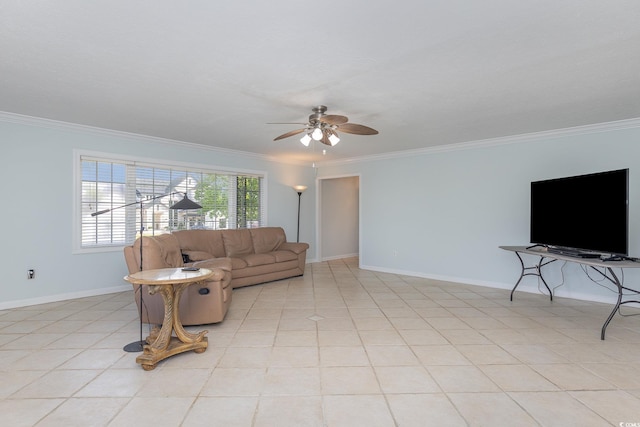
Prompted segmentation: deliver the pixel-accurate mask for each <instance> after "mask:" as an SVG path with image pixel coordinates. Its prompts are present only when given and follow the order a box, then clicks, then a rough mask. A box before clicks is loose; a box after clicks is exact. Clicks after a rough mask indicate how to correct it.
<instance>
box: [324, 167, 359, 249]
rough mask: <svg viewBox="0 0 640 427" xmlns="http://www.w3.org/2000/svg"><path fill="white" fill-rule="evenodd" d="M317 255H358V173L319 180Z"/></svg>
mask: <svg viewBox="0 0 640 427" xmlns="http://www.w3.org/2000/svg"><path fill="white" fill-rule="evenodd" d="M319 185H320V189H319V195H320V215H319V216H320V218H319V228H320V236H321V237H320V249H319V250H320V251H321V254H320V258H321V259H322V260H330V259H337V258H345V257H349V256H356V255H358V250H359V249H358V217H359V203H360V201H359V186H360V179H359V178H358V177H357V176H350V177H343V178H328V179H322V180H320V181H319Z"/></svg>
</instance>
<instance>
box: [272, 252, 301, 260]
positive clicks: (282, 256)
mask: <svg viewBox="0 0 640 427" xmlns="http://www.w3.org/2000/svg"><path fill="white" fill-rule="evenodd" d="M269 255H272V256H273V257H274V258H275V259H276V262H284V261H293V260H296V259H298V255H297V254H295V253H294V252H291V251H275V252H271V253H270V254H269Z"/></svg>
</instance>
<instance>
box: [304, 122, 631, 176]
mask: <svg viewBox="0 0 640 427" xmlns="http://www.w3.org/2000/svg"><path fill="white" fill-rule="evenodd" d="M634 128H640V117H638V118H633V119H625V120H617V121H613V122H605V123H596V124H591V125H584V126H576V127H570V128H563V129H554V130H548V131H541V132H532V133H525V134H520V135H510V136H502V137H498V138H488V139H481V140H476V141H468V142H460V143H454V144H445V145H437V146H434V147H425V148H418V149H415V150H404V151H395V152H392V153H383V154H374V155H370V156H360V157H351V158H348V159H339V160H327V161H324V162H316V167H322V166H336V165H343V164H352V163H360V162H368V161H374V160H388V159H398V158H403V157H415V156H420V155H428V154H436V153H446V152H450V151H460V150H471V149H476V148H487V147H495V146H499V145H507V144H520V143H526V142H533V141H541V140H544V139H550V138H564V137H568V136H575V135H585V134H592V133H599V132H611V131H616V130H624V129H634Z"/></svg>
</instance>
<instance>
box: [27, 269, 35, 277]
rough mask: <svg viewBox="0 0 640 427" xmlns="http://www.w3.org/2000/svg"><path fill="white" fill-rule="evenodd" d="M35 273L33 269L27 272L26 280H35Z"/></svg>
mask: <svg viewBox="0 0 640 427" xmlns="http://www.w3.org/2000/svg"><path fill="white" fill-rule="evenodd" d="M35 277H36V271H35V270H34V269H30V270H27V279H35Z"/></svg>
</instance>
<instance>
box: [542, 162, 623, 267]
mask: <svg viewBox="0 0 640 427" xmlns="http://www.w3.org/2000/svg"><path fill="white" fill-rule="evenodd" d="M628 193H629V170H628V169H621V170H614V171H608V172H600V173H594V174H589V175H579V176H572V177H567V178H558V179H549V180H545V181H535V182H532V183H531V243H533V244H537V245H544V246H548V247H550V248H555V247H558V248H568V249H577V250H579V251H585V252H593V253H599V254H616V255H628V228H629V215H628V214H629V208H628Z"/></svg>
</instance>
